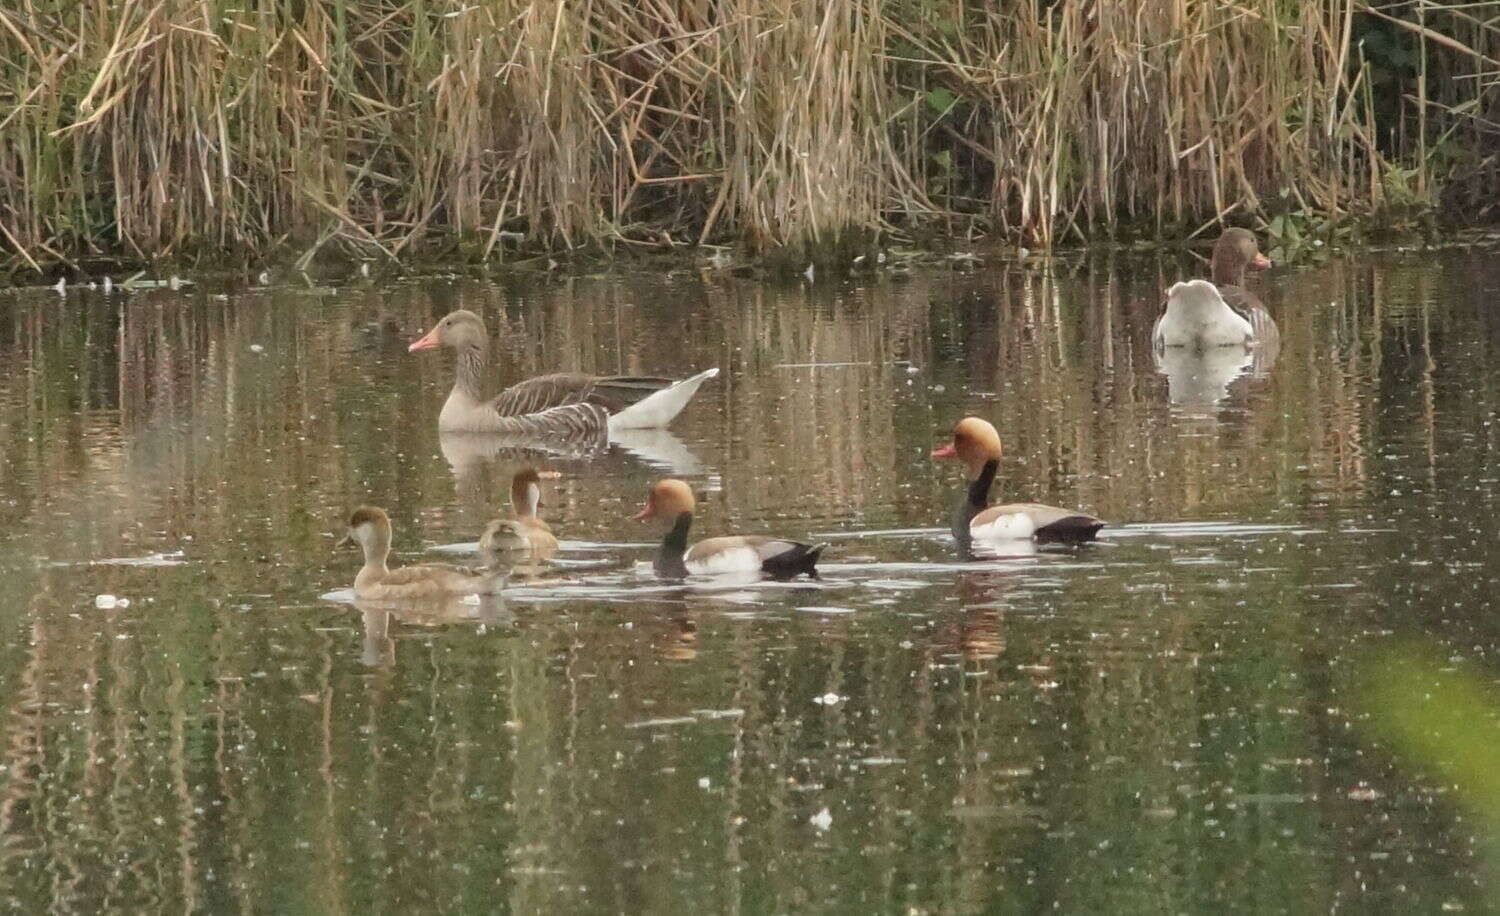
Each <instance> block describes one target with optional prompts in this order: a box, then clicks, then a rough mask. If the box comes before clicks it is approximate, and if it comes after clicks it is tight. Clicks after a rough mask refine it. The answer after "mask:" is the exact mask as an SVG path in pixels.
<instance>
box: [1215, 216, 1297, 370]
mask: <svg viewBox="0 0 1500 916" xmlns="http://www.w3.org/2000/svg"><path fill="white" fill-rule="evenodd" d="M1271 266H1272V264H1271V259H1270V258H1268V257H1266V256H1265V255H1263V254H1261V253H1260V245H1259V244H1258V243H1257V242H1256V241H1255V233H1253V232H1251V231H1250V230H1249V229H1236V228H1230V229H1225V230H1224V231H1223V232H1222V233H1221V234H1220V235H1219V240H1218V241H1217V242H1215V243H1214V253H1213V260H1212V261H1211V262H1210V263H1209V270H1210V276H1212V277H1213V281H1214V285H1215V286H1217V287H1218V288H1219V295H1220V296H1222V297H1224V301H1225V302H1226V303H1228V304H1229V307H1230V308H1232V309H1234V310H1235V311H1236V312H1239V313H1240V314H1241V315H1242V316H1244V318H1245V320H1246V321H1248V322H1250V329H1251V333H1252V334H1253V335H1254V337H1255V340H1256V342H1257V343H1262V344H1264V343H1270V342H1273V341H1275V340H1276V339H1278V338H1279V337H1280V336H1281V332H1280V331H1278V330H1277V328H1276V322H1275V321H1274V320H1272V318H1271V313H1270V312H1268V311H1266V307H1265V305H1264V304H1263V303H1262V302H1261V301H1260V299H1259V298H1258V297H1257V296H1256V295H1255V294H1254V293H1252V292H1250V291H1249V290H1248V289H1245V271H1246V270H1247V269H1248V270H1265V269H1266V268H1268V267H1271Z"/></svg>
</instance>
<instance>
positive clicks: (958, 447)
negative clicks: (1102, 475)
mask: <svg viewBox="0 0 1500 916" xmlns="http://www.w3.org/2000/svg"><path fill="white" fill-rule="evenodd" d="M932 457H934V458H957V459H959V460H961V461H963V462H964V464H965V465H967V467H968V476H969V486H968V488H967V489H966V490H965V491H964V493H963V495H962V497H961V498H960V499H959V503H958V510H957V512H956V513H955V514H954V516H953V536H954V537H955V538H956V539H957V540H958V542H959V544H961V545H964V546H967V545H968V544H969V543H971V542H972V541H975V540H981V541H1015V540H1032V539H1035V540H1036V541H1037V542H1039V543H1049V542H1059V541H1061V542H1074V543H1077V542H1081V541H1092V540H1093V539H1094V535H1096V534H1098V533H1099V529H1100V528H1103V527H1104V524H1105V523H1104V522H1103V521H1101V520H1100V519H1097V518H1095V517H1093V516H1092V515H1088V514H1087V513H1083V512H1077V511H1074V510H1071V509H1058V508H1056V507H1054V506H1043V505H1038V504H1036V503H1008V504H1006V505H1001V506H991V505H990V504H989V503H990V486H991V484H993V483H994V481H995V472H996V471H997V470H998V469H999V467H1000V434H999V433H997V432H995V427H994V426H992V425H990V424H989V423H988V422H987V421H985V420H981V419H979V418H978V417H965V418H963V419H962V420H960V421H958V425H957V426H955V427H953V441H952V442H951V443H950V444H948V445H944V446H941V447H940V448H937V449H934V450H933V452H932Z"/></svg>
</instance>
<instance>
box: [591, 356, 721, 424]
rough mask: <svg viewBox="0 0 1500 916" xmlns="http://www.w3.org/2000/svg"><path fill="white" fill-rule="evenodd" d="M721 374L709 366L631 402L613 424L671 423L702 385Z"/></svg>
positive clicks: (614, 419) (616, 416) (618, 414)
mask: <svg viewBox="0 0 1500 916" xmlns="http://www.w3.org/2000/svg"><path fill="white" fill-rule="evenodd" d="M718 374H719V370H718V369H705V370H704V371H702V372H700V373H698V374H697V375H694V376H692V377H690V378H685V379H683V380H682V381H680V382H678V383H677V384H675V385H673V386H672V387H670V388H663V389H662V390H660V391H658V392H656V393H655V394H653V395H651V396H650V397H648V398H645V399H643V400H641V401H638V402H636V403H634V404H631V405H630V406H629V407H627V408H625V409H624V410H622V411H620V412H619V413H617V414H615V415H614V416H612V417H610V418H609V428H610V431H611V432H613V431H615V430H619V429H657V428H660V427H663V426H666V425H667V424H668V423H671V422H672V420H673V419H674V418H675V417H676V416H677V415H678V414H680V413H682V408H684V407H686V406H687V402H688V401H691V400H692V399H693V395H695V394H697V393H698V386H700V385H702V384H703V383H704V382H706V381H708V380H709V379H711V378H713V377H714V376H716V375H718Z"/></svg>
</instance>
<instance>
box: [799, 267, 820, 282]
mask: <svg viewBox="0 0 1500 916" xmlns="http://www.w3.org/2000/svg"><path fill="white" fill-rule="evenodd" d="M817 275H818V266H817V265H816V264H809V265H807V269H806V270H804V271H802V276H804V277H806V278H807V282H809V283H811V282H812V281H813V277H816V276H817Z"/></svg>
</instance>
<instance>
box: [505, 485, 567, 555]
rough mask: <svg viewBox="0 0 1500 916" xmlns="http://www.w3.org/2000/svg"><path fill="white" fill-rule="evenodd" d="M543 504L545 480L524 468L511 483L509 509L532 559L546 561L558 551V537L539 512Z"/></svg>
mask: <svg viewBox="0 0 1500 916" xmlns="http://www.w3.org/2000/svg"><path fill="white" fill-rule="evenodd" d="M541 504H542V476H541V475H540V474H538V473H537V472H536V470H535V469H534V468H523V469H522V470H519V471H517V472H516V474H515V476H514V477H512V478H511V479H510V506H511V511H512V512H513V513H514V515H515V521H516V524H517V529H518V530H519V532H520V534H521V537H523V538H525V540H526V543H527V544H528V545H530V548H531V559H532V560H534V561H537V562H540V561H542V560H546V559H548V558H550V557H551V556H552V554H553V553H555V552H556V551H557V536H556V535H554V534H553V533H552V528H551V526H549V525H548V524H547V523H546V522H545V521H543V520H542V517H541V516H540V515H538V514H537V508H538V507H540V506H541Z"/></svg>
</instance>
